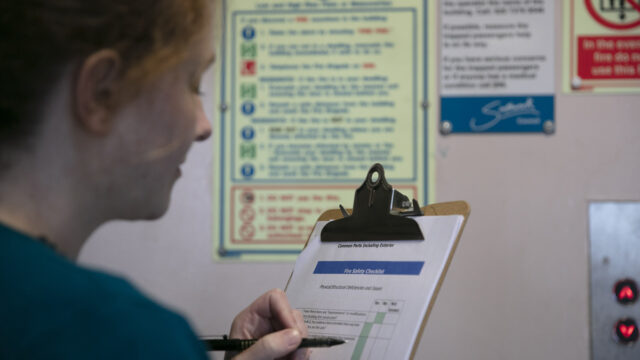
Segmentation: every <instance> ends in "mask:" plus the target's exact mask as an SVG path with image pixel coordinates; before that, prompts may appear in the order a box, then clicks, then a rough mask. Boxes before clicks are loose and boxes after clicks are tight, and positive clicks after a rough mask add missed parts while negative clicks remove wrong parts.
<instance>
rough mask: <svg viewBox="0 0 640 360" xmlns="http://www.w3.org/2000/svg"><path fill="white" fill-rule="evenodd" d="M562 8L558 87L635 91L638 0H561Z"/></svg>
mask: <svg viewBox="0 0 640 360" xmlns="http://www.w3.org/2000/svg"><path fill="white" fill-rule="evenodd" d="M564 12H565V19H564V24H565V31H564V33H565V44H567V45H566V46H565V47H564V49H565V50H564V51H565V54H564V74H565V75H564V76H563V79H562V83H563V89H564V91H565V92H570V93H590V92H608V93H640V0H616V1H613V0H611V1H610V0H606V1H605V0H567V1H565V11H564Z"/></svg>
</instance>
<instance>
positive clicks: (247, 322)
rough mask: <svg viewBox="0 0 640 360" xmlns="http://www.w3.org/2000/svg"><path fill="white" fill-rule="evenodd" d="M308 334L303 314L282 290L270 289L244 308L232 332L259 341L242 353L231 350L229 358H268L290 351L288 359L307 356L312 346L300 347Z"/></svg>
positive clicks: (297, 359)
mask: <svg viewBox="0 0 640 360" xmlns="http://www.w3.org/2000/svg"><path fill="white" fill-rule="evenodd" d="M307 334H308V333H307V326H306V325H305V324H304V320H303V318H302V313H300V311H298V310H295V309H293V308H292V307H291V305H290V304H289V300H287V296H286V295H285V293H284V292H283V291H282V290H280V289H274V290H270V291H268V292H266V293H264V294H263V295H262V296H260V297H259V298H258V299H256V300H255V301H254V302H253V303H251V305H249V306H248V307H247V308H246V309H244V310H242V311H241V312H240V313H239V314H238V315H237V316H236V317H235V319H233V323H232V324H231V330H230V331H229V337H230V338H232V339H257V341H256V342H255V344H253V346H251V347H249V348H248V349H247V350H245V351H243V352H241V353H238V352H229V351H228V352H227V353H226V354H225V359H230V358H232V357H233V358H234V359H236V360H248V359H255V360H266V359H276V358H281V357H283V356H287V354H289V355H288V357H285V359H291V360H301V359H306V358H308V357H309V354H310V352H309V351H308V349H298V346H299V345H300V343H301V341H302V338H303V337H305V336H307ZM296 349H298V350H296Z"/></svg>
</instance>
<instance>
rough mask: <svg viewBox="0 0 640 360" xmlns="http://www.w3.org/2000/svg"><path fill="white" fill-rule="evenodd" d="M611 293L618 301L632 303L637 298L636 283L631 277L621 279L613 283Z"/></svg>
mask: <svg viewBox="0 0 640 360" xmlns="http://www.w3.org/2000/svg"><path fill="white" fill-rule="evenodd" d="M613 293H614V294H615V295H616V299H617V300H618V302H619V303H621V304H632V303H634V302H636V300H638V285H637V284H636V282H635V281H633V280H632V279H623V280H620V281H618V282H617V283H616V284H615V286H614V287H613Z"/></svg>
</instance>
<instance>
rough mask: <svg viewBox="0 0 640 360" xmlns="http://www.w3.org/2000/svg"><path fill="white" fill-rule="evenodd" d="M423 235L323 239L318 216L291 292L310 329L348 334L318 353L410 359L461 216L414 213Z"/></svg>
mask: <svg viewBox="0 0 640 360" xmlns="http://www.w3.org/2000/svg"><path fill="white" fill-rule="evenodd" d="M414 220H416V221H417V223H418V225H419V226H420V230H421V231H422V234H423V236H424V238H425V240H417V241H416V240H410V241H406V240H405V241H358V242H322V241H321V238H320V234H321V231H322V228H323V227H324V225H325V224H327V222H318V223H317V224H316V227H315V228H314V230H313V232H312V233H311V237H310V238H309V243H308V244H307V247H306V248H305V249H304V250H303V251H302V253H301V254H300V256H299V257H298V259H297V261H296V264H295V268H294V270H293V274H292V276H291V279H290V280H289V284H288V286H287V296H288V297H289V301H290V302H291V305H292V306H293V307H295V308H297V309H299V310H300V311H302V313H303V315H304V320H305V323H306V324H307V327H308V328H309V336H310V337H313V336H330V337H336V338H340V339H343V340H346V341H347V343H346V344H343V345H338V346H334V347H332V348H317V349H313V352H312V358H313V359H352V360H359V359H362V360H365V359H408V358H409V356H410V355H411V352H412V349H413V346H414V344H415V342H416V338H417V336H418V333H419V331H420V328H421V325H422V322H423V319H424V317H425V315H426V312H427V309H428V307H429V305H430V304H431V303H432V301H433V300H434V298H435V292H436V287H437V284H438V282H439V279H440V278H441V277H442V275H443V273H444V269H445V267H446V264H447V263H448V262H449V261H450V257H451V254H452V251H453V249H454V244H455V242H456V238H457V237H458V233H459V232H460V230H461V227H462V224H463V222H464V217H463V216H462V215H448V216H421V217H415V218H414Z"/></svg>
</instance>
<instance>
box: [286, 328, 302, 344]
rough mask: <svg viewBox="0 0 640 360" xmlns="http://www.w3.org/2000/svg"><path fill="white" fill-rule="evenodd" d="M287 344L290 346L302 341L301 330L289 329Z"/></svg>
mask: <svg viewBox="0 0 640 360" xmlns="http://www.w3.org/2000/svg"><path fill="white" fill-rule="evenodd" d="M286 337H287V344H289V346H293V345H297V344H298V343H300V332H299V331H298V330H296V329H289V330H287V333H286Z"/></svg>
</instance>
